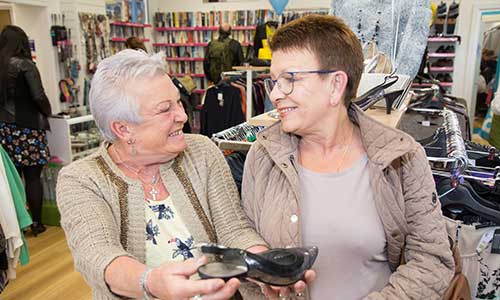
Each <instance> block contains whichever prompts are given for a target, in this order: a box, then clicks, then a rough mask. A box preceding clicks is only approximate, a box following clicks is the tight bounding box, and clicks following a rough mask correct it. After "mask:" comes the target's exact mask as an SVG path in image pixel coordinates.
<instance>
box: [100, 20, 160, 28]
mask: <svg viewBox="0 0 500 300" xmlns="http://www.w3.org/2000/svg"><path fill="white" fill-rule="evenodd" d="M109 24H110V25H115V26H127V27H143V28H148V27H151V24H142V23H132V22H122V21H113V22H111V23H109Z"/></svg>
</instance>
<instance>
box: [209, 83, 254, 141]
mask: <svg viewBox="0 0 500 300" xmlns="http://www.w3.org/2000/svg"><path fill="white" fill-rule="evenodd" d="M243 122H245V116H244V115H243V111H242V110H241V93H240V91H239V90H238V89H237V88H235V87H232V86H230V85H228V84H225V83H224V84H220V85H219V86H215V87H213V88H210V89H209V90H208V91H207V93H206V96H205V104H203V108H202V110H201V129H200V133H201V134H203V135H206V136H208V137H212V135H213V134H214V133H217V132H220V131H222V130H224V129H227V128H230V127H232V126H235V125H238V124H241V123H243Z"/></svg>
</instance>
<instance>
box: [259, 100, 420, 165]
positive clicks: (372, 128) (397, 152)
mask: <svg viewBox="0 0 500 300" xmlns="http://www.w3.org/2000/svg"><path fill="white" fill-rule="evenodd" d="M348 113H349V118H350V119H351V121H353V122H354V123H355V124H357V125H358V126H359V128H360V131H361V140H362V142H363V145H364V147H365V150H366V153H367V155H368V159H369V160H370V161H371V162H372V163H374V164H376V165H379V166H380V167H381V168H386V167H387V166H389V165H390V164H391V163H392V162H393V161H394V160H395V159H397V158H398V157H401V156H402V155H404V154H406V153H408V152H410V151H411V150H412V148H413V144H414V141H413V138H412V137H410V136H409V135H407V134H406V133H404V132H402V131H400V130H397V129H395V128H392V127H390V126H387V125H384V124H382V123H380V122H378V121H376V120H375V119H373V118H372V117H370V116H368V115H367V114H365V113H364V112H363V111H362V110H361V109H360V108H359V107H358V106H357V105H355V104H351V105H350V106H349V109H348ZM257 140H258V141H259V142H260V143H261V144H262V146H263V147H264V148H265V149H266V151H267V152H268V153H269V155H270V156H271V158H272V159H273V160H274V161H280V160H281V159H283V158H284V157H289V156H290V155H292V154H294V153H297V151H298V146H299V140H300V137H299V136H297V135H294V134H290V133H285V132H283V131H282V130H281V121H280V122H276V124H273V125H272V126H269V127H268V128H266V129H264V130H263V131H261V132H259V133H258V134H257Z"/></svg>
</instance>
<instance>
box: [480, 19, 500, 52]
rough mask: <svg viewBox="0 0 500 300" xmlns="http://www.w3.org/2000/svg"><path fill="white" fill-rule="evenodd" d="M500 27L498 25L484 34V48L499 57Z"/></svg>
mask: <svg viewBox="0 0 500 300" xmlns="http://www.w3.org/2000/svg"><path fill="white" fill-rule="evenodd" d="M499 45H500V25H497V26H495V27H493V28H491V29H489V30H488V31H486V32H485V33H484V38H483V48H486V49H491V50H493V51H494V52H495V55H498V53H499V50H500V47H499Z"/></svg>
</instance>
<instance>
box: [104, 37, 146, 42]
mask: <svg viewBox="0 0 500 300" xmlns="http://www.w3.org/2000/svg"><path fill="white" fill-rule="evenodd" d="M111 41H112V42H126V41H127V38H121V37H112V38H111ZM141 42H143V43H145V42H149V39H145V38H143V39H141Z"/></svg>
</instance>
